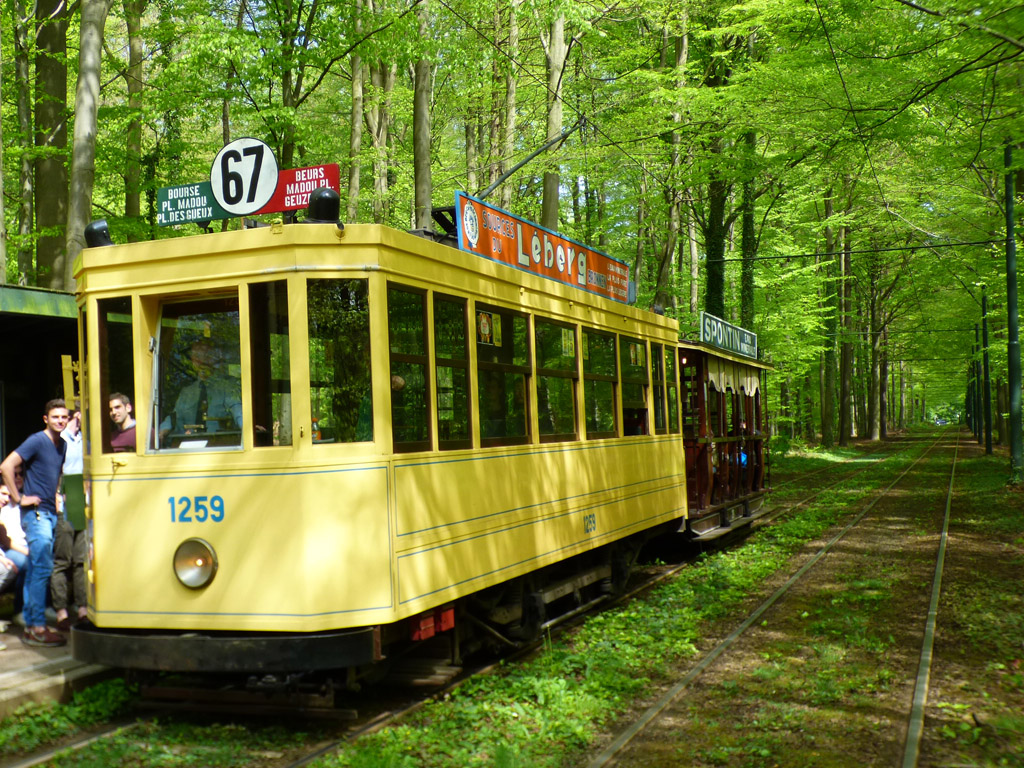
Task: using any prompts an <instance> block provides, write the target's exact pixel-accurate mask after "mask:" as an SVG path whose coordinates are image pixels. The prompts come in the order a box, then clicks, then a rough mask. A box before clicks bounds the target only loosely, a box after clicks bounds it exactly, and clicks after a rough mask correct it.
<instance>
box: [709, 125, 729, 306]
mask: <svg viewBox="0 0 1024 768" xmlns="http://www.w3.org/2000/svg"><path fill="white" fill-rule="evenodd" d="M711 152H712V153H713V154H716V155H720V154H721V153H722V141H721V139H718V138H716V139H715V140H714V142H713V143H712V146H711ZM728 200H729V185H728V184H727V183H726V182H725V180H724V179H722V177H721V174H719V173H718V171H712V175H711V182H710V183H709V184H708V222H707V230H706V232H705V238H704V239H705V251H706V252H707V263H706V266H705V268H704V274H705V277H706V284H705V286H704V310H705V311H706V312H708V313H710V314H712V315H714V316H715V317H720V318H723V319H724V318H725V240H726V237H727V235H728V227H727V225H726V223H725V208H726V204H727V202H728Z"/></svg>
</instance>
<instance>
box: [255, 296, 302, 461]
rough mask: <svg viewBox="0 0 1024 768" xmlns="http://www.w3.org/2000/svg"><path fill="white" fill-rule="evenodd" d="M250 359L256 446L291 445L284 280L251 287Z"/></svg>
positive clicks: (289, 375) (290, 383) (288, 354)
mask: <svg viewBox="0 0 1024 768" xmlns="http://www.w3.org/2000/svg"><path fill="white" fill-rule="evenodd" d="M249 359H250V361H251V369H252V377H251V380H250V384H251V391H252V408H253V419H252V421H253V425H252V430H253V445H255V446H271V445H291V444H292V378H291V359H290V353H289V336H288V283H287V282H286V281H284V280H274V281H271V282H266V283H253V284H251V285H250V286H249Z"/></svg>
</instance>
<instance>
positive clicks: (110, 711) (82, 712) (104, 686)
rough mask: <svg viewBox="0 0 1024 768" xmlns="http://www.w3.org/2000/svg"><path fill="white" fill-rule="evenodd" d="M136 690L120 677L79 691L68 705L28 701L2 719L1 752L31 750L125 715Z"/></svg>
mask: <svg viewBox="0 0 1024 768" xmlns="http://www.w3.org/2000/svg"><path fill="white" fill-rule="evenodd" d="M135 700H136V694H135V692H134V691H133V690H132V689H131V688H130V687H129V686H128V685H126V684H125V682H124V680H122V679H120V678H117V679H114V680H108V681H105V682H102V683H99V684H97V685H94V686H91V687H89V688H86V689H85V690H82V691H78V692H76V693H75V694H74V696H73V697H72V699H71V702H70V703H68V704H56V703H47V704H38V703H32V704H26V705H24V706H23V707H21V708H19V709H18V711H17V712H15V713H14V714H13V715H12V716H10V717H8V718H6V719H4V720H3V721H2V722H0V755H12V754H18V753H21V752H28V751H31V750H34V749H37V748H39V747H41V746H45V745H47V744H52V743H54V742H56V741H59V740H60V739H62V738H64V737H66V736H70V735H72V734H74V733H77V732H79V731H82V730H83V729H85V728H88V727H89V726H92V725H95V724H97V723H102V722H106V721H109V720H112V719H115V718H118V717H120V716H122V715H123V714H124V713H126V712H127V711H128V710H129V709H130V707H131V706H132V705H133V704H134V702H135Z"/></svg>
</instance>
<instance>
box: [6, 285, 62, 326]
mask: <svg viewBox="0 0 1024 768" xmlns="http://www.w3.org/2000/svg"><path fill="white" fill-rule="evenodd" d="M0 313H8V314H15V315H37V316H42V317H66V318H69V319H71V320H74V319H75V318H77V317H78V305H77V304H76V303H75V295H74V294H73V293H66V292H64V291H48V290H44V289H42V288H24V287H22V286H18V285H0Z"/></svg>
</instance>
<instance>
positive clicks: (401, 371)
mask: <svg viewBox="0 0 1024 768" xmlns="http://www.w3.org/2000/svg"><path fill="white" fill-rule="evenodd" d="M426 298H427V297H426V294H425V293H424V292H423V291H418V290H416V289H413V288H406V287H399V286H394V285H389V286H388V347H389V351H390V356H391V435H392V438H393V440H394V449H395V452H397V453H402V452H409V451H425V450H429V449H430V447H431V446H430V430H429V426H428V418H427V413H428V405H427V404H428V402H429V400H428V397H429V385H428V381H427V334H426V327H427V302H426Z"/></svg>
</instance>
